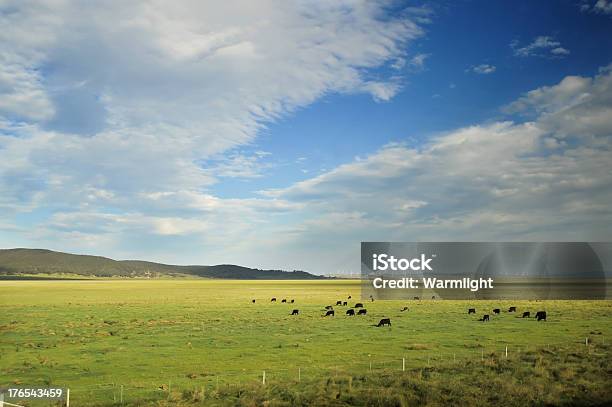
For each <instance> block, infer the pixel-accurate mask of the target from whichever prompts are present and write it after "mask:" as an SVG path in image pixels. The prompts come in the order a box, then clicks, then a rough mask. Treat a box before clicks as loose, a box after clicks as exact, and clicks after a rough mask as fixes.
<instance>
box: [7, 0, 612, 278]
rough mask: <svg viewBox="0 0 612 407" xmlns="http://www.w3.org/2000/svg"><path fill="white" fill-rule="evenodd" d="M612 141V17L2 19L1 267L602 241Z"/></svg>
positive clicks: (560, 5) (112, 13)
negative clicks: (423, 245)
mask: <svg viewBox="0 0 612 407" xmlns="http://www.w3.org/2000/svg"><path fill="white" fill-rule="evenodd" d="M611 140H612V1H609V0H592V1H582V0H575V1H558V2H534V1H528V0H525V1H516V2H488V1H436V2H431V3H430V2H422V1H421V2H403V1H359V0H341V1H334V2H323V1H295V2H287V1H281V0H279V1H266V0H263V1H258V2H252V1H224V2H200V1H181V2H164V1H133V2H127V3H126V2H120V1H105V2H91V3H87V4H84V3H82V2H72V1H62V0H49V1H27V0H26V1H11V0H0V248H14V247H31V248H47V249H52V250H59V251H66V252H71V253H83V254H95V255H102V256H108V257H112V258H116V259H143V260H151V261H159V262H165V263H172V264H222V263H233V264H240V265H245V266H250V267H259V268H275V269H276V268H282V269H287V270H293V269H300V270H306V271H310V272H313V273H316V274H337V273H349V272H352V273H355V272H358V271H359V263H360V256H359V250H360V242H362V241H610V240H612V205H610V203H611V202H612V141H611Z"/></svg>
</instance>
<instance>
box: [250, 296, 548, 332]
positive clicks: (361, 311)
mask: <svg viewBox="0 0 612 407" xmlns="http://www.w3.org/2000/svg"><path fill="white" fill-rule="evenodd" d="M433 298H435V297H432V299H433ZM347 299H349V300H350V299H351V296H350V295H349V296H348V298H347ZM417 299H418V297H415V300H417ZM370 300H371V301H372V302H373V301H374V298H373V297H372V296H370ZM251 302H252V303H253V304H255V302H256V300H255V299H253V300H251ZM270 302H277V300H276V297H272V298H271V299H270ZM281 303H291V304H294V303H295V300H294V299H291V300H290V301H289V300H287V299H286V298H283V299H282V300H281ZM336 306H343V307H347V306H348V301H344V300H338V301H336ZM323 311H324V314H323V315H321V316H322V317H333V316H335V315H336V310H334V307H333V306H332V305H326V306H325V307H324V310H323ZM355 311H357V312H355ZM405 311H408V307H403V308H401V309H400V312H405ZM491 312H492V314H494V315H499V314H501V308H493V309H492V310H491ZM507 312H508V313H514V312H517V309H516V307H515V306H512V307H509V308H508V311H507ZM367 313H368V310H367V309H365V308H364V306H363V303H361V302H357V303H355V305H354V306H353V307H352V308H349V309H348V310H346V312H345V315H346V316H347V317H353V316H355V315H367ZM470 314H476V308H468V315H470ZM290 315H300V310H299V309H293V311H291V314H290ZM522 318H531V312H530V311H524V312H523V314H522ZM534 318H535V319H536V320H537V321H546V311H538V312H536V314H535V316H534ZM490 320H491V315H490V314H483V316H482V317H481V318H480V319H478V321H481V322H487V321H490ZM374 326H377V327H381V326H389V327H390V326H391V319H390V318H383V319H381V320H380V322H379V323H378V324H376V325H374Z"/></svg>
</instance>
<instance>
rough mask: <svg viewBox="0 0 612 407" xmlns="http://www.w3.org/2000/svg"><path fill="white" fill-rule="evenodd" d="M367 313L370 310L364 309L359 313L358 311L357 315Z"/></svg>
mask: <svg viewBox="0 0 612 407" xmlns="http://www.w3.org/2000/svg"><path fill="white" fill-rule="evenodd" d="M367 313H368V310H367V309H365V308H362V309H360V310H359V311H357V315H365V314H367Z"/></svg>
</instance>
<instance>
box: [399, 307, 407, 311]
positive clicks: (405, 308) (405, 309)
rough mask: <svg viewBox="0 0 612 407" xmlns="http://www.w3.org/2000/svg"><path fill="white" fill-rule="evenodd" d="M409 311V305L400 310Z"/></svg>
mask: <svg viewBox="0 0 612 407" xmlns="http://www.w3.org/2000/svg"><path fill="white" fill-rule="evenodd" d="M404 311H408V307H404V308H402V309H401V310H400V312H404Z"/></svg>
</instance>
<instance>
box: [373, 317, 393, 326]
mask: <svg viewBox="0 0 612 407" xmlns="http://www.w3.org/2000/svg"><path fill="white" fill-rule="evenodd" d="M385 325H389V326H391V320H390V319H389V318H383V319H381V320H380V322H379V323H378V325H376V326H385Z"/></svg>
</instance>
